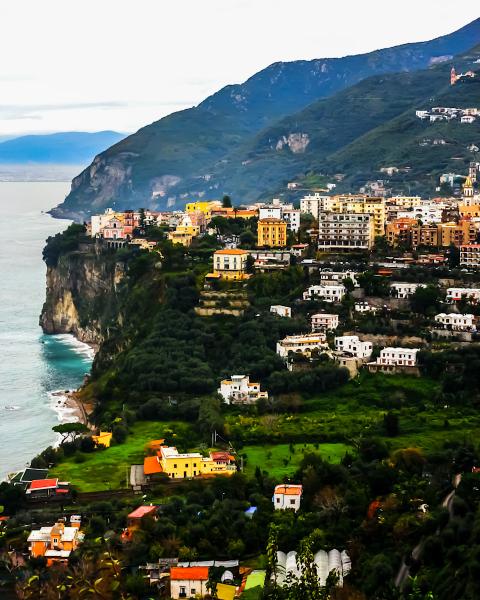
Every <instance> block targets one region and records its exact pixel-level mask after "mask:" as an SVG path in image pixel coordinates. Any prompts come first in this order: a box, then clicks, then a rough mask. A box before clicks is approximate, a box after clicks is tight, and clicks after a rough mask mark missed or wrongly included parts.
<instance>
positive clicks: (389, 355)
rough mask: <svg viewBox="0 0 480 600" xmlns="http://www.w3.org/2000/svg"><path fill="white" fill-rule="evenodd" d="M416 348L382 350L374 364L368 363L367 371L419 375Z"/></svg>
mask: <svg viewBox="0 0 480 600" xmlns="http://www.w3.org/2000/svg"><path fill="white" fill-rule="evenodd" d="M418 352H419V349H418V348H383V350H381V351H380V356H379V357H378V358H377V360H376V361H375V362H370V363H368V365H367V366H368V370H369V371H370V372H373V373H375V372H376V371H382V372H384V373H397V372H406V373H412V374H415V375H419V370H418V367H417V353H418Z"/></svg>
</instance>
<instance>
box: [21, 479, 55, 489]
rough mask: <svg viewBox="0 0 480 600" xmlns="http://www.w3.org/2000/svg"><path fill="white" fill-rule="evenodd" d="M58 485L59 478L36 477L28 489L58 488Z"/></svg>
mask: <svg viewBox="0 0 480 600" xmlns="http://www.w3.org/2000/svg"><path fill="white" fill-rule="evenodd" d="M57 485H58V479H35V480H34V481H32V483H31V484H30V487H29V488H28V489H30V490H47V489H51V488H56V487H57Z"/></svg>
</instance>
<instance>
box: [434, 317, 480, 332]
mask: <svg viewBox="0 0 480 600" xmlns="http://www.w3.org/2000/svg"><path fill="white" fill-rule="evenodd" d="M435 321H436V322H437V323H439V324H440V325H442V326H443V327H444V329H449V330H451V331H472V332H473V331H476V330H477V328H476V326H475V316H474V315H471V314H466V315H459V314H456V313H449V314H446V313H439V314H438V315H435Z"/></svg>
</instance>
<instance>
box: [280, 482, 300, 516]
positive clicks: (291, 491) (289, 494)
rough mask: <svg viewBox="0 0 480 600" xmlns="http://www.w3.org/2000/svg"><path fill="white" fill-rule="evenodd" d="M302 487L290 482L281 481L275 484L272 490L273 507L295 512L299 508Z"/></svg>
mask: <svg viewBox="0 0 480 600" xmlns="http://www.w3.org/2000/svg"><path fill="white" fill-rule="evenodd" d="M302 491H303V487H302V486H301V485H296V484H295V485H294V484H291V483H282V484H281V485H277V486H275V490H274V492H273V507H274V509H275V510H286V509H292V510H294V511H295V512H297V510H298V509H299V508H300V502H301V500H302Z"/></svg>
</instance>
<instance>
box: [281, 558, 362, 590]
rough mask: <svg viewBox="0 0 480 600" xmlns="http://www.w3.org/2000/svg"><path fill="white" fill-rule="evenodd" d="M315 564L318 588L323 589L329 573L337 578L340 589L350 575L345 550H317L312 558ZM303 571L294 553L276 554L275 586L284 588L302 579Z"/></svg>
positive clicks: (348, 560)
mask: <svg viewBox="0 0 480 600" xmlns="http://www.w3.org/2000/svg"><path fill="white" fill-rule="evenodd" d="M313 562H314V564H315V571H314V572H315V573H316V575H317V577H318V583H319V586H320V587H325V585H326V584H327V579H328V576H329V575H330V573H334V574H335V575H336V576H337V581H336V584H335V585H336V586H337V587H342V586H343V580H344V578H345V577H346V576H347V575H348V574H349V573H350V571H351V568H352V562H351V560H350V557H349V555H348V553H347V552H346V551H345V550H342V552H340V551H338V550H337V549H336V548H334V549H333V550H330V551H328V552H327V551H325V550H319V551H318V552H317V553H316V554H315V555H314V556H313ZM303 575H304V569H303V567H302V564H299V562H298V559H297V553H296V552H293V551H291V552H288V554H286V553H285V552H281V551H278V552H277V562H276V566H275V578H276V582H277V585H279V586H281V587H283V588H285V587H289V586H291V585H292V581H294V580H295V579H298V578H302V576H303ZM347 597H348V595H347Z"/></svg>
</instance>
